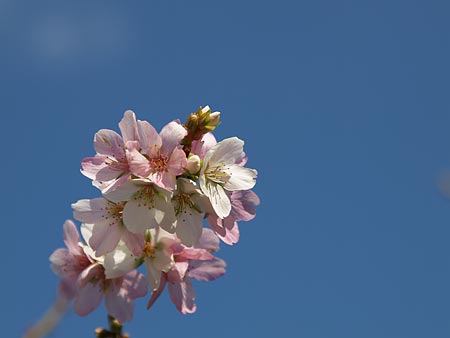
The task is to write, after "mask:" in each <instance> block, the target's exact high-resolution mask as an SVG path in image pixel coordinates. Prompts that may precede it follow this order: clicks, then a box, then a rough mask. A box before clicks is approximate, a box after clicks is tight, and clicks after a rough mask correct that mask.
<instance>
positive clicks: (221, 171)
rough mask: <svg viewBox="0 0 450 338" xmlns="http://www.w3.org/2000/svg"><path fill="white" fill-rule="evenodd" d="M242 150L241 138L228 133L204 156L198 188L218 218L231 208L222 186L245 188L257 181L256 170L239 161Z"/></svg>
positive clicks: (225, 214)
mask: <svg viewBox="0 0 450 338" xmlns="http://www.w3.org/2000/svg"><path fill="white" fill-rule="evenodd" d="M243 152H244V141H242V140H240V139H238V138H237V137H231V138H227V139H225V140H223V141H221V142H219V143H217V144H216V145H215V146H214V147H212V148H211V149H210V150H209V151H208V152H207V153H206V155H205V158H204V159H203V166H202V168H201V170H200V177H199V179H200V188H201V189H202V191H203V192H204V194H205V195H206V196H208V198H209V199H210V201H211V204H212V206H213V208H214V211H215V212H216V214H217V216H219V217H220V218H225V217H227V216H228V215H229V214H230V211H231V202H230V199H229V197H228V196H227V194H226V193H225V190H228V191H236V190H248V189H251V188H253V186H254V185H255V183H256V181H255V179H256V176H257V171H256V170H254V169H249V168H244V167H243V166H242V165H240V164H239V163H241V162H242V157H243V156H242V155H243Z"/></svg>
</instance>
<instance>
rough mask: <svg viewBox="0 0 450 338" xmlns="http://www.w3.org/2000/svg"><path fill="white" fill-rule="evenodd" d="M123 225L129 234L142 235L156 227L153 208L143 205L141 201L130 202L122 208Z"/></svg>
mask: <svg viewBox="0 0 450 338" xmlns="http://www.w3.org/2000/svg"><path fill="white" fill-rule="evenodd" d="M123 223H124V224H125V226H126V227H127V229H128V230H129V231H131V232H134V233H136V234H140V233H144V231H145V230H147V229H150V228H154V227H155V225H157V224H156V222H155V208H153V207H152V206H151V205H148V204H147V205H144V204H143V201H141V200H131V201H129V202H127V204H125V207H124V208H123Z"/></svg>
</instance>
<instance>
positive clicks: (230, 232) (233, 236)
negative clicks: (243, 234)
mask: <svg viewBox="0 0 450 338" xmlns="http://www.w3.org/2000/svg"><path fill="white" fill-rule="evenodd" d="M218 236H219V238H220V239H221V240H222V241H223V242H224V243H226V244H228V245H233V244H235V243H237V242H238V241H239V227H238V224H237V222H233V226H232V227H230V228H228V227H227V228H226V233H225V235H223V236H222V235H220V234H218Z"/></svg>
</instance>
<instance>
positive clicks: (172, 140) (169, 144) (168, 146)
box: [159, 121, 187, 157]
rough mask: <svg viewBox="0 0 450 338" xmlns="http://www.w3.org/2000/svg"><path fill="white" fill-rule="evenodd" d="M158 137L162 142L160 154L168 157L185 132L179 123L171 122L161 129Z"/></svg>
mask: <svg viewBox="0 0 450 338" xmlns="http://www.w3.org/2000/svg"><path fill="white" fill-rule="evenodd" d="M159 135H160V136H161V140H162V147H161V153H162V154H163V155H164V156H166V157H169V156H170V154H172V152H173V151H174V149H175V148H176V147H177V146H178V145H179V144H180V142H181V140H182V139H183V138H184V137H185V136H186V135H187V131H186V129H185V128H184V127H183V126H182V125H181V124H180V123H179V122H176V121H172V122H170V123H168V124H166V125H165V126H164V127H163V129H162V130H161V132H160V133H159Z"/></svg>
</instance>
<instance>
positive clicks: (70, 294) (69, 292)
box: [58, 278, 77, 301]
mask: <svg viewBox="0 0 450 338" xmlns="http://www.w3.org/2000/svg"><path fill="white" fill-rule="evenodd" d="M76 291H77V290H76V288H75V284H74V283H73V282H71V281H69V280H67V279H64V278H63V279H61V281H60V282H59V284H58V297H60V298H62V299H65V300H67V301H70V300H72V299H73V298H74V297H75V294H76Z"/></svg>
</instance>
